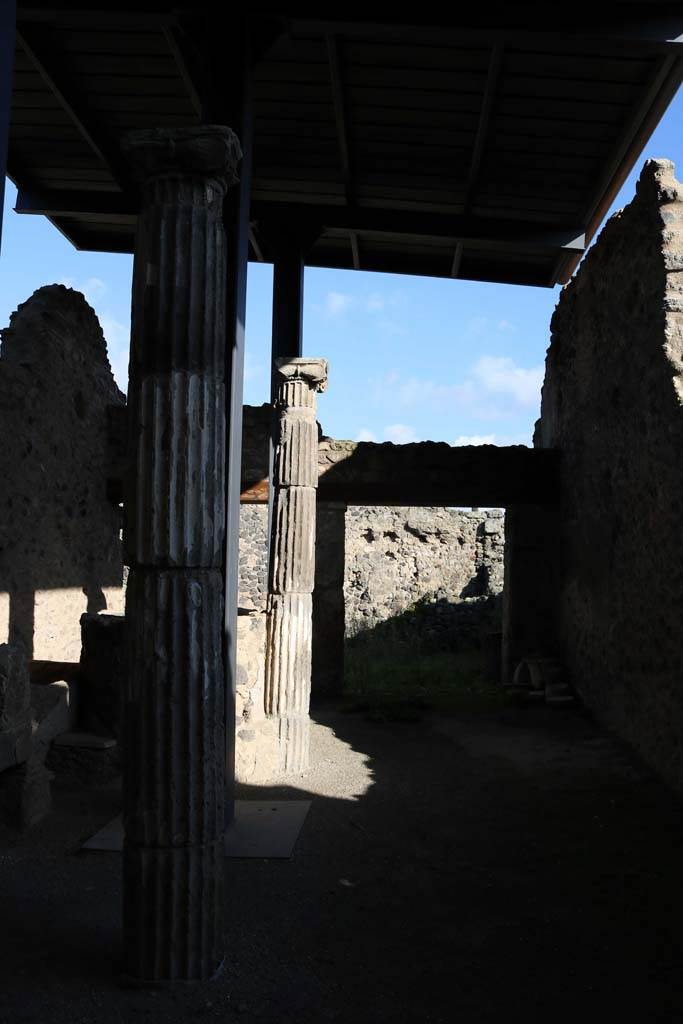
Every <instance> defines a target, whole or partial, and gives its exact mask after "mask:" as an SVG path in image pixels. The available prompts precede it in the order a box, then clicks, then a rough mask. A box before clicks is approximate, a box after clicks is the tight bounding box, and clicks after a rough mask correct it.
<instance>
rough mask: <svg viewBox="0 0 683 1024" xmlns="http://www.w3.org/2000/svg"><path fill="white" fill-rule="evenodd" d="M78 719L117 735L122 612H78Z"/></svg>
mask: <svg viewBox="0 0 683 1024" xmlns="http://www.w3.org/2000/svg"><path fill="white" fill-rule="evenodd" d="M81 638H82V646H81V685H80V708H79V723H80V725H81V726H82V728H83V729H87V730H89V731H91V732H95V733H101V734H102V735H105V736H115V737H117V738H118V737H119V736H120V735H121V722H122V715H123V690H124V681H125V677H126V664H125V659H126V650H125V645H126V620H125V618H124V617H123V616H122V615H82V616H81Z"/></svg>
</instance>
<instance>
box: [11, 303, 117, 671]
mask: <svg viewBox="0 0 683 1024" xmlns="http://www.w3.org/2000/svg"><path fill="white" fill-rule="evenodd" d="M124 401H125V400H124V396H123V395H122V394H121V392H120V391H119V389H118V388H117V386H116V384H115V382H114V378H113V375H112V372H111V369H110V366H109V361H108V359H107V347H106V342H105V340H104V336H103V334H102V329H101V328H100V325H99V322H98V320H97V317H96V315H95V313H94V311H93V310H92V309H91V307H90V306H89V305H88V303H87V302H86V300H85V299H84V297H83V296H82V295H81V294H80V292H76V291H72V290H71V289H69V288H65V287H64V286H62V285H49V286H46V287H44V288H40V289H38V291H36V292H35V293H34V294H33V295H32V296H31V298H30V299H29V300H28V301H27V302H25V303H23V304H22V305H21V306H19V308H18V309H17V310H16V312H15V313H13V314H12V317H11V320H10V324H9V327H7V328H5V329H4V330H3V331H2V347H1V348H0V437H1V438H2V444H1V445H0V479H2V491H1V496H0V504H1V507H2V511H1V514H0V643H3V642H7V641H9V642H10V643H13V644H21V645H22V646H23V648H24V650H25V652H26V655H27V656H28V657H29V658H31V657H33V658H35V659H40V660H43V659H45V660H48V659H49V660H55V661H78V659H79V656H80V650H81V633H80V617H81V614H82V613H83V612H85V611H89V612H97V611H109V612H122V611H123V590H122V572H123V565H122V555H121V542H120V526H121V524H120V512H119V509H118V508H117V507H116V506H115V505H114V504H113V503H112V502H111V501H110V500H109V499H108V498H107V408H108V407H109V406H112V405H114V406H117V405H123V404H124Z"/></svg>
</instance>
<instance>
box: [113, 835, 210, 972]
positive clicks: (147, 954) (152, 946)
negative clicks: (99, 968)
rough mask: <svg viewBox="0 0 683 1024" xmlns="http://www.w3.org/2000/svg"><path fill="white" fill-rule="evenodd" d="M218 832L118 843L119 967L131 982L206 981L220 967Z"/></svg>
mask: <svg viewBox="0 0 683 1024" xmlns="http://www.w3.org/2000/svg"><path fill="white" fill-rule="evenodd" d="M223 858H224V851H223V837H222V836H221V837H220V838H219V839H216V840H215V841H214V842H212V843H207V844H205V845H203V846H179V847H166V848H164V847H145V846H133V845H131V844H129V843H126V844H124V849H123V882H124V885H123V891H124V906H123V939H124V964H123V972H124V974H125V976H126V977H127V978H128V979H129V980H130V982H131V983H135V984H144V983H151V984H155V983H156V984H159V983H165V982H199V981H209V980H210V979H211V978H212V977H214V976H215V975H216V974H217V973H218V971H219V970H220V968H221V965H222V962H223V955H224V943H223Z"/></svg>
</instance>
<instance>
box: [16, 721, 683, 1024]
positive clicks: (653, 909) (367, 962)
mask: <svg viewBox="0 0 683 1024" xmlns="http://www.w3.org/2000/svg"><path fill="white" fill-rule="evenodd" d="M374 717H375V719H376V717H377V716H374ZM315 718H316V721H317V724H316V726H315V730H314V746H313V767H312V768H311V770H310V771H309V772H308V773H307V774H306V775H305V776H302V777H300V778H297V779H296V781H295V782H294V783H291V784H290V785H288V786H286V787H282V788H279V789H274V790H268V791H266V790H263V789H256V788H254V789H252V790H248V789H247V790H243V791H242V793H241V794H240V795H241V796H242V797H250V796H251V797H253V798H255V799H258V798H260V799H263V797H264V795H268V796H271V795H276V794H277V795H278V797H279V798H280V799H282V798H286V797H288V796H289V797H291V798H301V797H302V796H303V795H305V794H307V795H311V796H312V798H313V806H312V808H311V812H310V814H309V816H308V819H307V821H306V824H305V825H304V829H303V831H302V834H301V836H300V839H299V842H298V845H297V849H296V853H295V856H294V858H293V859H292V860H290V861H264V860H239V861H237V860H229V861H227V862H226V864H227V869H228V880H227V893H226V902H227V921H228V929H227V932H228V933H227V960H226V966H225V970H224V972H223V974H222V976H221V977H220V978H219V979H218V980H217V981H215V982H214V983H212V984H208V985H202V986H195V987H179V988H175V989H170V990H169V989H164V990H160V991H155V990H144V991H135V990H129V989H125V988H122V987H121V986H120V984H119V982H118V973H117V972H118V955H119V902H120V895H121V893H120V862H119V857H118V856H117V855H116V854H109V853H83V852H78V847H79V844H80V843H81V841H82V840H83V839H85V838H86V837H87V836H89V835H90V834H91V833H92V832H94V831H95V830H96V829H97V828H98V827H99V826H101V825H102V824H104V823H105V822H106V821H107V820H108V819H109V818H111V817H112V816H113V815H114V814H115V813H116V812H117V810H118V807H119V800H118V794H117V790H116V787H112V786H109V787H106V788H101V789H98V790H86V789H75V788H73V787H71V788H69V787H68V786H59V787H58V788H57V793H56V809H55V813H54V814H53V815H52V817H51V818H50V820H49V821H47V822H46V823H44V824H43V825H41V826H39V827H38V828H36V829H35V830H34V831H33V832H32V833H31V834H30V835H28V836H25V837H17V836H12V835H7V834H5V835H4V836H2V837H1V838H2V844H1V846H0V885H1V887H2V889H1V892H0V896H1V902H0V908H1V909H0V924H1V927H0V934H1V935H2V942H3V943H4V946H3V948H2V951H1V955H0V971H1V972H2V983H1V987H0V1021H1V1022H2V1024H20V1022H29V1021H30V1022H41V1024H42V1022H50V1024H62V1022H64V1024H86V1022H87V1024H90V1022H97V1024H109V1022H112V1024H120V1022H122V1021H123V1022H125V1024H128V1022H138V1021H139V1022H157V1021H159V1022H162V1021H163V1022H169V1024H175V1022H180V1021H183V1022H190V1021H194V1020H206V1021H211V1020H222V1021H232V1020H239V1021H248V1020H250V1019H252V1018H253V1019H255V1020H258V1021H263V1022H273V1024H274V1022H278V1024H290V1022H291V1024H307V1022H316V1024H317V1022H326V1021H337V1022H349V1024H350V1022H354V1024H355V1022H364V1021H367V1022H385V1021H386V1022H392V1024H400V1022H411V1024H412V1022H415V1024H417V1022H425V1024H428V1022H449V1024H450V1022H454V1021H458V1022H463V1024H471V1022H479V1021H482V1022H484V1021H486V1022H488V1021H491V1022H493V1021H495V1022H496V1024H500V1022H502V1021H505V1020H523V1021H525V1022H529V1021H541V1020H542V1021H548V1020H551V1021H553V1024H556V1022H558V1021H560V1022H562V1021H570V1020H571V1021H576V1019H577V1017H580V1018H588V1017H589V1016H590V1017H591V1019H592V1018H595V1019H598V1020H602V1021H605V1022H608V1021H609V1022H612V1021H615V1022H620V1024H621V1022H624V1021H626V1022H628V1021H638V1022H643V1021H644V1022H648V1024H650V1022H653V1021H666V1022H673V1021H678V1020H679V1019H680V1018H681V1015H682V1014H683V982H682V981H681V964H682V963H683V925H682V923H681V922H682V921H683V885H682V883H681V875H682V865H683V857H682V854H683V830H682V828H681V805H680V802H679V801H678V800H677V799H676V798H675V797H674V796H672V795H671V794H670V793H669V792H668V791H667V790H666V789H665V788H664V787H663V786H662V785H661V784H660V783H659V782H658V781H657V780H656V779H655V778H653V777H652V776H651V775H650V774H649V773H648V771H647V770H645V769H643V767H642V766H641V765H639V764H638V763H637V761H636V760H635V759H634V758H633V757H632V756H631V755H630V754H629V752H628V751H627V750H626V749H625V748H623V747H622V746H621V745H620V744H619V743H617V742H616V741H614V740H613V739H611V738H609V737H608V736H606V735H605V734H604V733H603V732H601V731H600V730H599V729H598V728H597V727H596V726H595V725H594V724H593V723H592V722H591V721H590V720H589V719H587V718H586V717H584V716H583V715H582V714H581V712H579V711H575V710H574V711H567V710H562V711H560V710H553V709H548V708H544V707H534V708H529V709H519V708H517V709H515V708H504V709H501V710H497V711H489V712H487V713H482V712H479V713H477V712H469V713H467V712H463V713H460V714H457V715H450V716H444V715H440V716H436V715H427V716H426V717H425V718H423V719H422V720H421V721H413V722H411V721H401V722H392V721H382V720H373V721H369V720H368V719H367V717H365V716H364V715H363V714H358V713H356V714H348V713H342V712H340V711H338V710H335V709H332V708H325V709H317V710H316V711H315Z"/></svg>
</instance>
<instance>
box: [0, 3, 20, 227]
mask: <svg viewBox="0 0 683 1024" xmlns="http://www.w3.org/2000/svg"><path fill="white" fill-rule="evenodd" d="M16 27H17V9H16V0H0V245H1V243H2V211H3V206H4V202H5V176H6V174H7V152H8V149H9V122H10V115H11V111H12V70H13V65H14V38H15V32H16Z"/></svg>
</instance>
